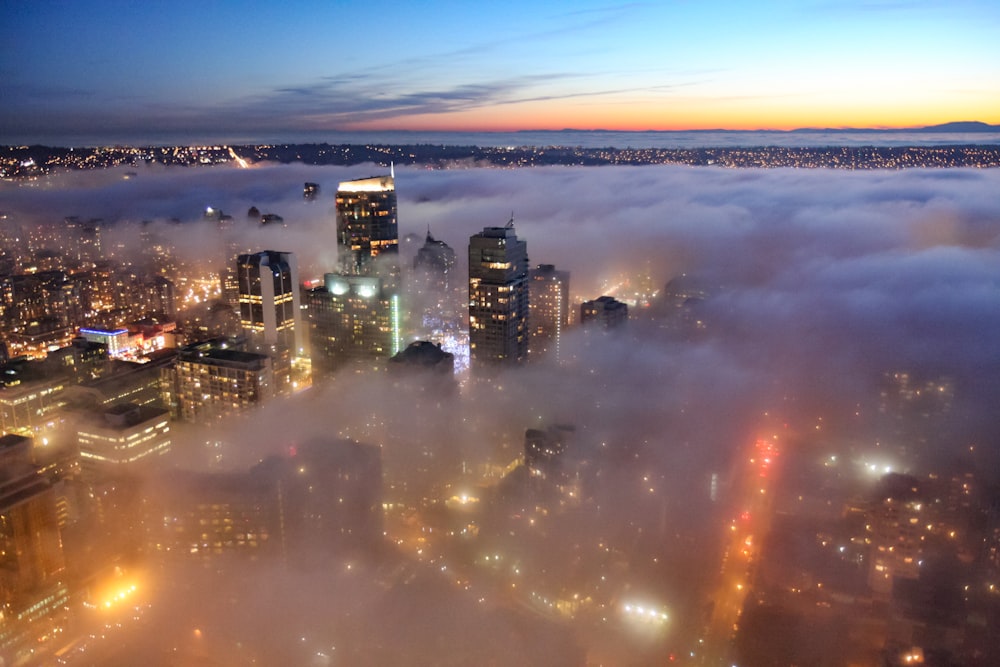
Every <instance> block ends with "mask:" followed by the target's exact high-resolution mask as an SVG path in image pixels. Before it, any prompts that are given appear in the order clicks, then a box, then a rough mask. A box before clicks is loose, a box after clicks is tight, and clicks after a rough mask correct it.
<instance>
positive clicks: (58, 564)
mask: <svg viewBox="0 0 1000 667" xmlns="http://www.w3.org/2000/svg"><path fill="white" fill-rule="evenodd" d="M64 567H65V562H64V556H63V544H62V536H61V534H60V530H59V518H58V511H57V498H56V492H55V489H54V488H53V487H52V485H51V484H50V482H49V480H48V479H47V478H46V477H45V476H44V475H40V474H39V470H38V467H37V466H35V465H34V464H33V463H32V457H31V440H30V439H29V438H25V437H21V436H17V435H5V436H3V437H2V438H0V573H2V575H3V576H0V612H2V613H0V655H4V656H13V655H15V652H16V647H17V645H18V643H23V642H24V641H25V640H26V639H27V638H28V637H29V636H31V635H35V636H34V637H32V639H35V643H36V645H37V641H38V640H37V639H36V637H37V634H38V632H37V631H42V630H43V627H44V626H45V625H46V621H47V620H49V619H50V618H51V616H52V615H54V614H57V613H58V610H60V609H62V608H63V607H64V606H65V605H66V601H67V593H66V587H65V583H64V582H63V581H61V578H62V577H63V574H64ZM35 628H37V630H36V631H35V632H32V630H33V629H35ZM11 664H20V663H11Z"/></svg>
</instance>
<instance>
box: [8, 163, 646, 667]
mask: <svg viewBox="0 0 1000 667" xmlns="http://www.w3.org/2000/svg"><path fill="white" fill-rule="evenodd" d="M318 192H319V186H318V185H317V184H315V183H306V184H305V187H304V190H303V195H304V197H305V198H306V199H307V200H308V199H314V198H316V197H317V196H318ZM247 217H248V219H250V220H251V221H252V222H253V223H254V224H260V225H269V224H284V223H283V220H282V219H281V217H280V216H278V215H275V214H261V213H260V211H259V210H257V209H256V208H252V209H251V210H250V211H249V212H248V216H247ZM205 219H206V221H208V222H209V223H210V224H214V225H215V227H216V228H217V229H218V232H219V236H221V238H222V245H223V246H224V247H225V253H226V256H227V260H226V262H225V267H224V268H223V269H222V270H220V271H218V272H217V274H216V277H215V278H214V280H213V278H212V277H210V276H209V277H205V276H203V275H202V276H196V275H195V274H196V273H197V272H196V271H195V270H193V269H192V267H189V266H186V265H185V264H184V263H183V262H182V261H181V260H179V259H178V258H177V257H176V255H175V253H174V252H173V250H172V248H171V246H170V244H169V242H168V240H167V239H165V238H164V237H163V235H162V234H161V233H160V232H159V231H156V230H155V227H154V226H153V225H149V224H145V223H144V224H142V225H140V226H139V230H138V241H139V244H138V248H129V247H126V246H125V245H124V244H123V243H122V242H121V241H119V240H117V238H116V235H114V234H109V233H107V232H108V225H107V224H105V223H104V222H103V221H101V220H81V219H79V218H76V217H71V218H66V219H65V220H64V221H62V223H61V224H52V225H44V224H43V225H31V226H29V225H20V224H18V221H16V220H7V219H4V221H3V222H4V223H5V228H4V238H3V243H2V246H0V331H2V339H3V340H2V345H0V428H2V435H3V440H2V442H0V457H3V461H4V464H3V466H0V469H2V472H3V474H4V475H5V476H7V477H9V479H7V481H5V482H4V486H3V489H4V495H3V505H2V507H0V528H2V531H0V533H2V534H0V539H2V540H3V542H2V544H0V554H2V556H0V557H2V558H4V559H5V560H4V575H3V577H2V578H0V621H2V628H0V646H2V647H3V650H2V651H0V653H3V654H4V655H6V654H8V653H11V654H12V655H18V656H20V657H19V658H18V659H15V660H14V661H13V662H11V663H8V664H20V662H24V661H27V660H30V656H31V655H32V654H33V649H35V648H37V647H35V646H34V645H33V643H34V642H36V639H37V638H38V637H44V638H45V640H46V641H48V640H53V641H56V640H58V636H57V635H58V632H60V628H62V627H64V625H65V622H66V613H65V611H66V609H68V608H70V606H72V603H73V602H74V601H75V602H80V601H81V600H83V601H85V602H88V603H90V602H93V600H92V599H91V598H92V597H93V591H94V590H96V589H97V587H96V586H95V583H94V582H96V581H98V580H100V579H101V578H102V577H104V576H106V574H107V572H106V569H107V567H108V563H121V562H122V561H123V559H124V560H128V559H130V558H136V557H137V556H138V554H139V553H140V552H144V551H147V550H150V549H153V550H156V551H161V552H163V553H170V554H178V553H180V554H185V555H191V554H200V555H206V554H217V553H221V552H225V551H230V550H236V551H247V552H250V553H257V552H262V553H269V552H272V553H282V554H287V553H290V552H292V551H296V540H299V541H300V542H301V541H304V539H305V537H304V536H305V535H306V534H317V533H318V534H329V535H330V536H331V537H330V542H331V544H332V543H336V542H338V540H339V541H340V542H344V543H351V544H354V545H355V546H358V545H370V544H371V543H373V542H375V541H376V540H377V538H379V537H380V536H381V534H382V531H381V520H380V514H381V511H382V500H383V499H382V494H381V488H382V468H381V459H380V453H379V450H378V448H373V447H371V446H368V445H360V444H358V443H356V442H352V441H342V440H337V439H336V438H334V439H333V440H331V441H330V442H319V443H318V442H310V443H302V444H300V445H299V446H298V447H297V450H298V451H296V452H295V454H294V455H292V456H288V457H285V458H278V459H275V460H268V461H265V462H263V463H261V464H260V465H258V466H256V467H254V468H253V469H251V470H249V471H248V472H246V473H243V474H239V475H233V474H222V473H204V474H200V475H194V474H177V475H174V476H172V477H170V478H169V479H167V480H166V481H164V482H163V483H165V484H168V485H172V487H173V488H175V489H176V488H185V489H188V492H185V493H183V494H180V495H178V494H176V493H170V494H167V495H168V496H169V497H172V498H180V497H183V499H184V501H183V502H182V503H179V504H178V503H175V504H168V506H161V505H157V504H153V505H150V503H148V502H136V500H137V496H136V494H139V493H140V492H139V491H138V490H137V489H138V487H137V486H136V482H135V481H134V480H133V479H132V478H131V475H133V474H134V473H135V472H136V471H150V470H155V469H156V466H157V465H158V464H157V463H156V462H157V461H160V460H164V459H163V457H164V456H165V455H168V454H169V453H170V451H171V449H172V447H175V446H176V444H177V438H178V437H179V436H178V433H179V430H178V428H179V427H180V426H183V425H185V424H194V425H202V426H208V427H211V426H214V425H218V424H220V423H221V422H222V421H224V420H226V419H227V418H230V417H232V416H234V415H239V414H241V413H244V412H246V411H247V410H251V409H254V408H258V407H260V406H261V405H263V404H265V403H268V402H270V401H271V400H272V399H274V398H275V397H279V396H288V395H292V394H296V393H298V392H300V391H302V390H304V389H307V388H309V387H310V386H311V385H312V384H313V383H314V382H322V381H324V379H325V378H329V377H331V376H333V375H334V374H335V373H338V372H341V371H345V370H346V371H349V372H350V371H356V372H365V371H373V372H384V373H388V374H389V376H390V377H393V378H397V379H399V378H414V377H415V378H418V379H419V380H418V381H419V382H421V383H424V384H425V385H426V386H432V387H436V388H435V389H434V391H435V392H441V393H447V392H450V391H454V388H455V386H456V379H455V376H456V370H461V367H459V368H458V369H456V363H455V357H456V354H455V353H453V352H451V351H449V350H447V349H444V346H443V345H442V343H449V341H451V340H452V339H453V338H455V337H456V334H457V338H458V340H468V348H469V349H471V363H472V366H473V368H474V369H475V370H476V371H477V372H483V373H486V374H490V373H491V372H492V371H495V370H497V369H500V368H502V367H505V366H515V365H519V364H522V363H524V362H525V361H526V360H527V358H528V354H529V349H530V351H531V354H532V355H534V356H537V357H542V356H546V355H551V356H552V357H553V358H558V355H559V346H560V340H561V339H562V336H563V333H564V331H565V330H566V328H567V327H568V326H569V324H570V321H571V314H570V299H569V274H568V272H565V271H559V270H556V269H555V268H554V267H553V266H551V265H540V266H538V267H537V268H536V269H529V266H528V256H527V249H526V243H525V241H524V240H522V239H518V238H517V236H516V234H515V231H514V226H513V221H511V222H510V223H508V224H507V225H505V226H503V227H488V228H486V229H484V230H483V232H481V233H479V234H476V235H474V236H473V237H472V238H471V239H470V241H469V262H470V263H469V266H470V269H469V283H468V285H469V301H468V303H469V305H468V310H467V311H465V312H460V311H458V310H456V309H453V308H451V306H450V305H449V304H450V303H451V302H452V301H453V297H454V295H456V294H457V293H458V291H460V290H462V289H464V287H465V285H464V284H463V283H464V281H456V280H455V266H456V257H455V252H454V251H453V250H452V249H451V248H450V247H449V246H448V245H447V244H446V243H444V242H443V241H440V240H438V239H435V238H434V237H433V236H432V235H431V233H430V231H429V230H428V233H427V235H426V238H425V240H424V243H423V245H422V246H421V247H419V248H418V249H417V251H416V252H415V253H414V257H413V260H412V266H411V267H410V266H408V267H406V269H405V270H404V267H403V266H401V261H400V253H399V234H398V222H397V200H396V192H395V182H394V177H393V175H391V174H390V175H385V176H377V177H372V178H364V179H359V180H354V181H347V182H344V183H341V184H340V187H339V188H338V190H337V193H336V220H335V221H334V222H333V223H332V224H331V228H332V231H333V233H331V237H332V236H334V235H335V237H336V245H337V250H338V262H337V265H336V266H332V267H330V268H331V270H330V271H329V272H328V273H326V274H324V275H323V276H322V278H318V279H307V280H304V279H303V276H302V275H301V274H300V271H299V267H298V262H297V257H296V255H295V254H294V253H291V252H284V251H275V250H255V251H253V250H249V249H246V248H243V247H242V245H241V244H242V240H241V239H240V238H239V234H238V232H237V230H236V227H237V224H236V223H235V221H234V219H233V217H232V216H230V215H227V214H225V213H223V212H222V211H221V210H218V209H216V208H209V209H208V210H207V211H206V213H205ZM404 278H405V279H406V280H407V281H409V285H406V284H405V282H406V281H404ZM529 293H530V294H531V299H530V300H529ZM408 295H413V297H414V298H413V300H414V302H419V304H420V306H421V308H420V309H421V310H422V312H418V313H415V314H410V313H407V312H404V305H403V302H404V300H405V299H407V296H408ZM466 312H467V316H468V321H469V325H468V329H466V330H464V331H461V329H464V325H463V324H462V322H463V321H464V317H463V316H465V315H466ZM581 317H582V320H583V321H585V322H587V321H593V322H597V323H599V324H601V325H602V326H605V327H614V326H618V325H620V324H621V323H622V322H623V321H624V320H625V318H626V317H627V306H625V304H623V303H620V302H617V301H615V300H614V299H612V298H611V297H601V299H598V300H596V301H594V302H588V304H584V306H583V308H582V310H581ZM408 318H409V319H408ZM408 321H409V322H414V323H416V324H415V325H414V324H407V322H408ZM414 330H417V331H420V332H426V333H428V334H429V337H431V338H432V339H434V338H437V340H435V341H434V342H432V340H419V339H418V340H413V338H414V337H415V335H414V333H413V331H414ZM463 334H464V335H463ZM406 338H409V339H410V340H411V341H412V342H411V343H410V344H409V345H404V339H406ZM449 347H451V348H452V349H454V344H453V343H451V344H450V345H449ZM456 352H458V356H459V357H463V356H469V355H463V354H462V352H461V350H456ZM435 383H436V384H435ZM180 437H184V436H180ZM317 480H320V482H321V483H317ZM396 481H397V482H398V481H399V480H396ZM400 483H402V484H405V482H400ZM279 494H280V495H281V496H282V498H281V502H280V503H279V502H278V495H279ZM154 495H155V494H154ZM331 499H333V500H331ZM293 500H294V502H293ZM334 501H335V502H336V504H337V506H338V507H340V510H338V511H337V512H329V511H327V512H324V511H322V510H321V509H320V507H321V506H322V505H323V504H324V503H327V502H331V503H332V502H334ZM345 502H346V504H344V503H345ZM279 505H280V507H281V508H283V509H281V510H280V511H278V510H276V509H275V508H276V507H277V506H279ZM276 512H277V513H276ZM320 516H322V517H323V519H322V520H319V519H318V518H317V517H320ZM317 522H318V523H317ZM125 527H132V528H137V529H136V530H134V531H132V530H126V529H125ZM137 536H143V537H141V538H140V537H137ZM336 536H339V538H338V537H336ZM344 536H350V539H346V540H345V539H341V538H344ZM95 555H97V556H101V557H96V556H95ZM43 643H44V642H43ZM19 661H20V662H19Z"/></svg>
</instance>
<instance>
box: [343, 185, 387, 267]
mask: <svg viewBox="0 0 1000 667" xmlns="http://www.w3.org/2000/svg"><path fill="white" fill-rule="evenodd" d="M337 250H338V252H339V254H340V269H341V270H340V272H341V273H343V274H345V275H356V276H369V275H374V274H375V272H376V268H375V267H376V262H375V260H376V258H381V259H380V262H379V264H387V266H382V267H380V268H379V272H380V273H381V275H383V277H389V276H398V274H399V267H398V265H397V254H398V251H399V228H398V224H397V220H396V183H395V179H394V177H393V176H392V175H389V176H373V177H371V178H360V179H357V180H353V181H344V182H342V183H340V185H339V186H338V187H337Z"/></svg>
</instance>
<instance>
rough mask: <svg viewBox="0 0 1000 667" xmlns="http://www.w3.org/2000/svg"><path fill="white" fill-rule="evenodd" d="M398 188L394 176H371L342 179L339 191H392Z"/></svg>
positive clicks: (338, 187)
mask: <svg viewBox="0 0 1000 667" xmlns="http://www.w3.org/2000/svg"><path fill="white" fill-rule="evenodd" d="M395 189H396V179H394V178H393V177H392V176H371V177H369V178H359V179H356V180H353V181H341V182H340V184H339V185H338V186H337V191H338V192H392V191H394V190H395Z"/></svg>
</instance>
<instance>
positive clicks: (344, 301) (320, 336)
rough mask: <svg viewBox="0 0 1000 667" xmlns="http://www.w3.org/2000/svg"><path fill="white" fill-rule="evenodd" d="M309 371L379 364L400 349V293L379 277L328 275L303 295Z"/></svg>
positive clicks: (320, 372)
mask: <svg viewBox="0 0 1000 667" xmlns="http://www.w3.org/2000/svg"><path fill="white" fill-rule="evenodd" d="M305 299H306V305H307V313H308V317H309V344H310V349H311V354H312V367H313V372H314V373H316V374H323V373H329V372H332V371H335V370H337V369H338V368H341V367H343V366H345V365H350V364H361V365H375V366H381V365H382V364H383V363H384V362H385V361H386V360H387V359H389V358H390V357H391V356H393V355H394V354H396V353H397V352H399V350H400V348H401V346H402V339H401V334H400V306H399V295H398V293H397V292H396V291H395V290H390V289H386V288H385V286H384V283H383V281H382V279H381V278H378V277H375V276H348V275H342V274H337V273H328V274H326V275H325V276H324V280H323V285H322V286H321V287H316V288H314V289H312V290H309V291H308V292H307V293H306V297H305Z"/></svg>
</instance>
